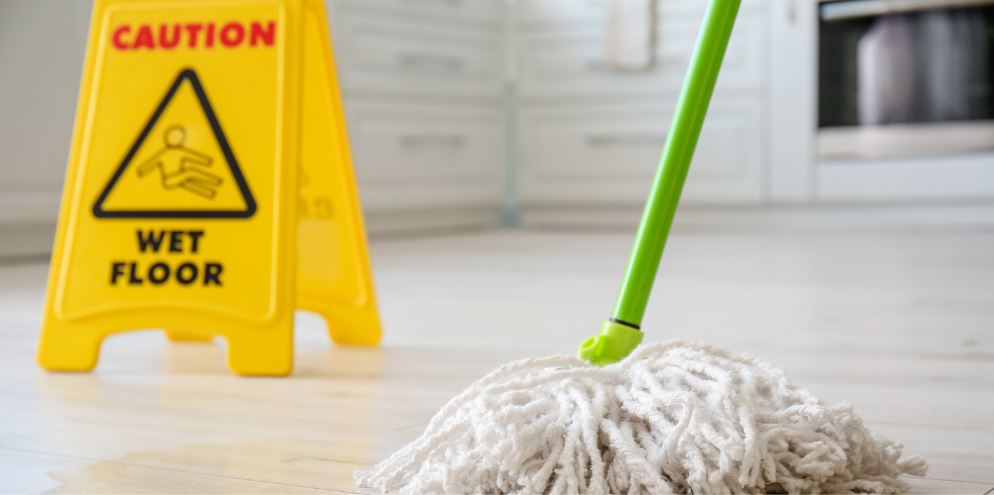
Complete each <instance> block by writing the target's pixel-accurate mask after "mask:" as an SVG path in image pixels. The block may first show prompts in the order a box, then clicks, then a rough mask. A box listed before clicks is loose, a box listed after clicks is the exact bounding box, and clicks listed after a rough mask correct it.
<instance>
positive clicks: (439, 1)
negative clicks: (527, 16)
mask: <svg viewBox="0 0 994 495" xmlns="http://www.w3.org/2000/svg"><path fill="white" fill-rule="evenodd" d="M342 8H347V9H350V10H355V11H359V12H368V13H370V14H373V15H378V14H384V13H385V14H387V15H395V16H397V17H402V18H404V19H411V18H412V17H413V18H414V19H419V18H420V19H427V20H432V19H442V20H452V19H455V20H466V21H483V22H492V23H495V24H496V23H500V22H501V20H502V18H503V2H502V0H333V2H332V12H334V11H336V10H337V9H342Z"/></svg>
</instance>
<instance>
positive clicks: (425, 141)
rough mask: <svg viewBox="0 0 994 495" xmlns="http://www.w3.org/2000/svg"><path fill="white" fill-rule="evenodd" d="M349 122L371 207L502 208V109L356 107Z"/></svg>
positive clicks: (365, 197) (365, 195)
mask: <svg viewBox="0 0 994 495" xmlns="http://www.w3.org/2000/svg"><path fill="white" fill-rule="evenodd" d="M348 120H349V135H350V140H351V143H352V152H353V161H354V163H355V168H356V174H357V176H358V179H359V185H360V189H361V191H362V198H363V201H364V204H365V206H366V207H367V209H371V210H383V209H398V208H400V209H403V208H411V207H443V206H463V205H467V206H468V205H472V206H480V205H490V206H496V205H499V204H500V202H501V198H502V195H503V191H504V184H503V177H504V173H503V170H504V146H505V143H504V121H503V115H502V113H501V112H500V111H499V110H496V109H488V108H481V109H468V108H466V107H464V106H458V107H452V108H446V107H443V106H426V105H410V104H390V105H384V104H371V103H359V102H355V103H353V104H350V105H349V118H348Z"/></svg>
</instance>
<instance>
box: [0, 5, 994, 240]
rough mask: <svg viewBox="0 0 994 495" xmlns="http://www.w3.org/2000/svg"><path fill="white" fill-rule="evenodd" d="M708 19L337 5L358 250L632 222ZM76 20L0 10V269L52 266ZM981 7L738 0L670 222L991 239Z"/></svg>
mask: <svg viewBox="0 0 994 495" xmlns="http://www.w3.org/2000/svg"><path fill="white" fill-rule="evenodd" d="M705 5H706V3H705V2H704V1H702V0H657V1H652V0H613V1H612V0H507V1H501V0H329V1H328V6H329V8H330V16H331V24H332V32H333V36H334V41H335V44H336V56H337V59H338V60H337V63H338V70H339V75H340V78H341V82H342V88H343V92H344V99H345V105H346V111H347V114H348V119H349V134H350V136H351V142H352V147H353V155H354V160H355V168H356V172H357V175H358V179H359V185H360V192H361V195H362V201H363V206H364V209H365V212H366V215H367V223H368V228H369V230H370V231H371V233H372V235H373V236H374V237H375V236H380V235H392V234H398V233H400V234H419V233H434V232H445V231H451V230H465V229H486V228H499V227H523V228H529V229H584V230H589V229H618V228H623V229H628V228H631V227H632V226H633V225H635V223H636V222H637V220H638V214H639V211H640V209H641V205H642V202H643V200H644V197H645V194H646V192H647V191H648V188H649V182H650V180H651V178H652V176H653V174H654V172H655V169H656V162H657V158H658V155H659V152H660V148H661V146H662V144H663V140H664V139H665V132H666V127H667V126H668V124H669V119H670V117H671V114H672V112H673V108H674V104H675V101H676V98H677V94H678V91H679V88H680V84H681V81H682V78H683V74H684V70H685V68H686V65H687V61H688V58H689V55H690V52H691V49H692V45H693V42H694V40H695V37H696V34H697V30H698V27H699V23H700V20H701V18H702V15H703V9H704V6H705ZM89 10H90V2H89V1H87V0H0V151H2V158H0V256H32V255H44V254H45V253H47V252H48V251H49V250H50V248H51V246H50V243H51V236H52V233H53V228H54V227H53V226H54V223H55V220H56V216H57V205H58V201H59V197H60V194H61V187H62V178H63V174H64V169H65V164H66V159H67V155H68V148H69V142H70V134H71V131H72V117H73V113H74V109H75V105H76V97H77V88H78V83H79V79H80V73H81V67H82V62H83V55H84V51H85V46H84V44H85V37H86V30H87V26H88V22H89ZM992 78H994V0H844V1H824V0H822V1H817V2H816V1H813V0H744V2H743V6H742V12H741V15H740V21H739V23H738V25H737V27H736V30H735V34H734V36H733V39H732V42H731V46H730V48H729V52H728V55H727V58H726V62H725V66H724V72H723V74H722V76H721V79H720V81H719V84H718V88H717V90H716V94H715V98H714V103H713V105H712V110H711V113H710V116H709V117H708V120H707V124H706V126H705V130H704V133H703V136H702V138H701V142H700V145H699V148H698V154H697V157H696V160H695V162H694V165H693V167H692V170H691V175H690V179H689V182H688V184H687V188H686V191H685V195H684V198H685V202H684V208H683V209H682V210H681V213H680V215H678V217H679V222H680V225H681V226H682V227H684V228H687V227H691V228H694V227H698V226H700V227H703V228H717V229H747V228H757V229H819V228H835V229H838V228H841V229H861V228H869V229H879V228H902V229H904V228H910V229H962V228H971V229H972V228H978V227H979V228H984V229H989V228H992V227H994V79H992Z"/></svg>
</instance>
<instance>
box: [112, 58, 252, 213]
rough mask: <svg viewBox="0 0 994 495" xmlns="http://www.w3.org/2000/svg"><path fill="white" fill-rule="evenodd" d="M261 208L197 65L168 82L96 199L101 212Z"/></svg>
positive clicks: (224, 210)
mask: <svg viewBox="0 0 994 495" xmlns="http://www.w3.org/2000/svg"><path fill="white" fill-rule="evenodd" d="M249 156H256V155H251V154H250V155H249ZM255 210H256V204H255V198H254V197H253V195H252V191H251V190H250V188H249V185H248V181H247V180H246V177H245V176H244V175H243V173H242V169H241V166H240V165H239V162H238V159H237V158H236V156H235V151H234V150H233V149H232V145H231V143H229V141H228V137H227V136H225V133H224V129H223V127H222V125H221V120H220V119H219V118H218V115H217V113H216V112H215V111H214V107H213V106H212V105H211V102H210V100H209V99H208V97H207V92H206V91H205V90H204V87H203V85H202V84H201V82H200V78H199V77H198V76H197V73H196V71H194V70H193V69H183V70H182V71H180V73H179V75H177V76H176V79H175V80H174V81H173V83H172V84H170V85H169V88H168V90H167V91H166V93H165V95H164V96H163V97H162V99H161V101H160V102H159V104H158V105H156V106H155V109H154V111H153V112H152V115H151V117H149V118H148V120H147V121H146V123H145V125H144V126H143V127H142V129H141V131H140V132H139V133H138V136H137V138H136V139H135V140H134V142H133V143H132V144H131V146H130V147H128V151H127V153H126V154H125V155H124V158H123V160H122V161H121V162H120V164H119V165H118V166H117V168H116V169H114V172H113V174H111V176H110V177H109V178H108V180H107V183H106V185H105V186H104V188H103V189H102V190H101V192H100V194H99V195H98V196H97V198H96V201H95V202H94V203H93V214H94V216H96V217H97V218H251V217H252V216H253V215H254V214H255Z"/></svg>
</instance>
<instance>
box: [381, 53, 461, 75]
mask: <svg viewBox="0 0 994 495" xmlns="http://www.w3.org/2000/svg"><path fill="white" fill-rule="evenodd" d="M397 62H398V63H399V64H400V65H402V66H405V67H408V68H435V69H442V70H443V71H445V72H460V71H462V70H463V68H464V65H465V64H464V62H463V60H462V59H461V58H459V57H453V56H450V55H437V54H433V53H411V52H405V53H400V54H398V55H397Z"/></svg>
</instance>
